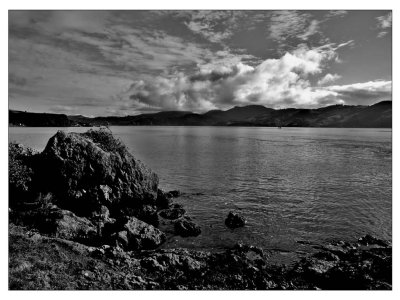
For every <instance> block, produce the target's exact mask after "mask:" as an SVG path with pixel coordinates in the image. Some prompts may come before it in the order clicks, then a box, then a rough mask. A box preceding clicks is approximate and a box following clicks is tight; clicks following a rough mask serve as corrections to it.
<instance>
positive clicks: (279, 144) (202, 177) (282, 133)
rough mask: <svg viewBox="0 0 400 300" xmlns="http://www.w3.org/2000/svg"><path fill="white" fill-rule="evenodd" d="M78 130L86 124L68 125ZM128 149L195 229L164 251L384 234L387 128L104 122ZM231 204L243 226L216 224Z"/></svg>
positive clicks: (26, 138)
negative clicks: (177, 193)
mask: <svg viewBox="0 0 400 300" xmlns="http://www.w3.org/2000/svg"><path fill="white" fill-rule="evenodd" d="M56 130H57V128H16V127H14V128H10V131H9V140H10V141H12V140H15V141H18V142H21V143H23V144H25V145H27V146H31V147H33V148H36V149H38V150H42V149H44V147H45V145H46V142H47V140H48V139H49V138H50V137H51V136H52V135H53V134H54V133H55V132H56ZM63 130H67V131H77V132H82V131H86V130H87V128H68V129H65V128H64V129H63ZM111 130H112V132H113V133H114V134H115V135H116V136H117V137H119V138H120V139H122V140H123V141H124V142H125V143H126V145H127V146H128V147H129V149H130V150H131V152H132V153H133V154H134V155H135V157H137V158H138V159H140V160H141V161H143V162H144V163H146V164H147V165H148V166H150V167H151V168H152V169H153V170H154V171H155V172H156V173H157V174H158V175H159V177H160V185H161V188H163V189H166V190H170V189H179V190H181V191H182V192H184V195H183V196H182V197H181V198H179V199H178V202H181V203H182V204H184V206H185V208H186V209H187V211H188V214H189V215H191V216H192V217H193V219H194V220H195V221H196V222H197V223H198V224H200V225H201V227H202V230H203V231H202V234H201V235H200V236H198V237H195V238H179V237H173V236H171V237H170V238H169V240H168V242H167V244H166V245H165V246H166V247H177V246H183V247H190V248H203V249H220V248H224V247H226V246H232V245H233V244H234V243H236V242H238V241H242V242H245V243H250V244H253V245H256V246H259V247H262V248H264V249H275V250H277V251H278V252H279V253H281V254H285V253H286V252H288V253H297V254H298V255H301V254H302V253H307V252H309V251H311V250H312V248H310V246H309V245H307V244H306V245H304V244H303V243H299V242H301V241H307V242H311V243H315V244H321V243H324V242H326V241H330V240H337V239H344V240H346V239H347V240H349V239H354V238H357V237H359V236H361V235H363V234H366V233H370V234H373V235H376V236H378V237H380V238H385V239H391V237H392V142H391V136H392V131H391V129H334V128H323V129H322V128H282V129H276V128H253V127H251V128H242V127H157V126H154V127H151V126H149V127H111ZM233 209H235V210H241V212H242V214H243V215H244V216H245V217H246V219H247V220H248V224H247V225H246V226H245V227H244V228H239V229H236V230H230V229H228V228H226V227H225V225H224V220H225V217H226V215H227V214H228V212H229V211H230V210H233Z"/></svg>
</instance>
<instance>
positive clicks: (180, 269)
mask: <svg viewBox="0 0 400 300" xmlns="http://www.w3.org/2000/svg"><path fill="white" fill-rule="evenodd" d="M9 232H10V236H9V238H10V243H9V247H10V248H9V288H10V289H12V290H14V289H53V290H54V289H106V290H111V289H113V290H115V289H117V290H120V289H128V290H131V289H157V290H160V289H161V290H170V289H173V290H184V289H190V290H197V289H199V290H204V289H205V290H221V289H228V290H234V289H239V290H243V289H263V290H265V289H278V290H285V289H329V290H337V289H339V290H342V289H391V288H392V278H391V266H392V259H391V258H392V248H391V246H390V243H387V242H386V241H381V240H377V243H378V244H376V243H375V244H370V245H369V246H368V247H366V246H364V245H361V244H359V243H358V242H355V243H345V242H339V243H332V244H329V245H327V246H324V247H321V248H323V249H321V250H320V251H318V252H317V253H315V254H314V255H312V256H311V257H308V258H304V259H303V260H300V261H299V262H298V263H296V264H295V265H293V266H290V267H288V266H279V265H273V264H270V263H269V260H268V255H267V254H266V253H265V252H264V251H263V250H261V249H259V248H256V247H252V246H247V245H243V244H237V245H236V246H235V247H233V248H231V249H227V250H225V251H221V252H218V253H215V252H208V251H193V250H186V249H160V250H154V251H142V252H135V251H124V250H123V249H122V248H120V247H118V246H107V245H104V246H101V247H89V246H85V245H83V244H80V243H76V242H71V241H68V240H65V239H60V238H56V237H46V236H43V235H41V234H40V233H38V232H37V231H31V230H27V229H26V228H24V227H20V226H15V225H10V228H9ZM381 242H383V243H387V246H381V245H379V244H381ZM332 251H334V252H332ZM335 253H336V254H335ZM338 253H341V254H340V255H339V254H338Z"/></svg>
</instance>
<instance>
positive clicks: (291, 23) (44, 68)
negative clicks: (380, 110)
mask: <svg viewBox="0 0 400 300" xmlns="http://www.w3.org/2000/svg"><path fill="white" fill-rule="evenodd" d="M391 49H392V13H391V12H390V11H327V10H325V11H293V10H291V11H260V10H258V11H10V12H9V106H10V108H11V109H17V110H27V111H35V112H55V113H66V114H83V115H87V116H98V115H132V114H138V113H146V112H155V111H162V110H189V111H195V112H205V111H208V110H211V109H228V108H231V107H233V106H244V105H249V104H261V105H264V106H267V107H272V108H284V107H309V108H313V107H321V106H327V105H331V104H337V103H344V104H350V105H357V104H361V105H369V104H373V103H375V102H378V101H380V100H385V99H391V88H392V77H391V73H392V50H391Z"/></svg>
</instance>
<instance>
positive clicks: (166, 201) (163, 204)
mask: <svg viewBox="0 0 400 300" xmlns="http://www.w3.org/2000/svg"><path fill="white" fill-rule="evenodd" d="M171 202H172V199H171V196H170V195H168V194H167V193H165V192H164V191H163V190H160V189H158V190H157V200H156V205H157V207H159V208H161V209H162V208H168V207H169V206H170V204H171Z"/></svg>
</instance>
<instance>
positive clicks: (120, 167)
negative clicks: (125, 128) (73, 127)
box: [39, 130, 158, 216]
mask: <svg viewBox="0 0 400 300" xmlns="http://www.w3.org/2000/svg"><path fill="white" fill-rule="evenodd" d="M40 164H41V167H40V168H39V171H40V181H41V184H42V185H43V189H46V190H49V191H51V192H53V193H54V194H55V195H56V196H57V199H58V201H57V205H59V206H60V207H62V208H65V209H69V210H71V211H73V212H75V213H76V214H78V215H81V216H91V215H92V214H93V213H95V212H97V211H99V210H100V209H101V206H106V207H107V208H109V209H110V211H111V212H113V211H116V210H118V209H119V208H120V207H136V208H137V207H142V206H143V205H146V204H155V200H156V196H157V186H158V177H157V175H156V174H155V173H153V172H152V171H151V170H150V169H148V168H147V167H146V166H145V165H144V164H143V163H141V162H140V161H138V160H136V159H135V158H134V157H133V155H132V154H131V153H129V151H128V150H127V148H126V147H125V146H124V145H123V144H122V143H121V142H120V141H119V140H117V139H115V138H114V137H113V136H112V134H111V133H109V132H107V131H105V130H100V131H94V130H91V131H88V132H86V133H65V132H63V131H58V132H57V133H56V134H55V135H54V136H53V137H52V138H50V140H49V141H48V143H47V146H46V148H45V150H44V151H43V152H42V153H41V154H40Z"/></svg>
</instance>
